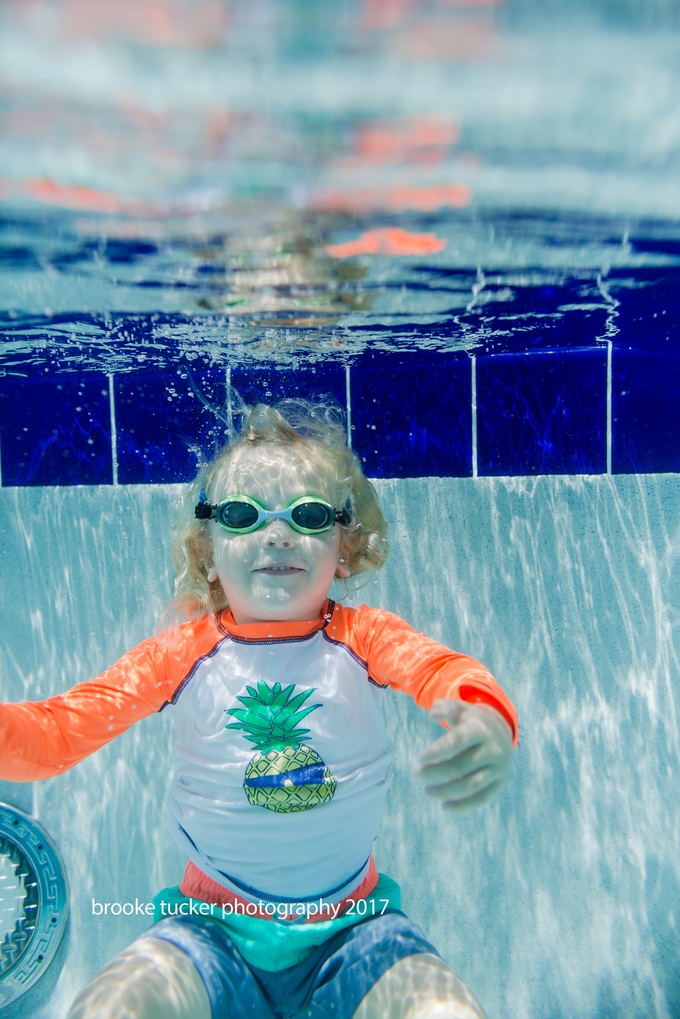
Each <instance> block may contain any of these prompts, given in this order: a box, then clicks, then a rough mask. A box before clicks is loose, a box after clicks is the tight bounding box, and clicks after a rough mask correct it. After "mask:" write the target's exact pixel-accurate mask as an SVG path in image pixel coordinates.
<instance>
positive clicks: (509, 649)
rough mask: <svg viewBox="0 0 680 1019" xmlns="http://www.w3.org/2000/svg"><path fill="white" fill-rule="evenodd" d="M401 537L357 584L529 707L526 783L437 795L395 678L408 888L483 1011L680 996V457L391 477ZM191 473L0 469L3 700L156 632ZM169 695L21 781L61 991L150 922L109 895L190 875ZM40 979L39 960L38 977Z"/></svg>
mask: <svg viewBox="0 0 680 1019" xmlns="http://www.w3.org/2000/svg"><path fill="white" fill-rule="evenodd" d="M377 484H378V487H379V490H380V493H381V495H382V498H383V502H384V507H385V511H386V515H387V517H388V520H389V522H390V525H391V535H392V543H393V553H392V557H391V559H390V561H389V563H388V565H387V567H386V568H385V570H384V572H383V574H382V575H381V576H380V577H378V578H377V580H376V583H374V584H373V583H372V584H369V586H368V587H367V588H366V589H364V591H363V592H362V593H361V596H360V598H359V597H357V598H356V599H355V600H356V601H357V603H358V602H359V601H360V600H363V601H366V602H369V603H370V604H375V605H381V606H384V607H385V608H389V609H391V610H393V611H396V612H398V613H400V614H401V615H403V616H404V617H405V618H407V619H408V620H409V621H410V622H412V623H413V625H414V626H416V627H417V628H418V629H422V630H424V631H426V632H427V633H429V634H430V635H432V636H433V637H435V638H437V639H440V640H442V641H443V642H444V643H446V644H449V645H450V646H452V647H454V648H456V649H458V650H460V651H464V652H466V653H468V654H471V655H473V656H475V657H478V658H479V659H481V660H482V661H483V662H484V663H485V664H487V665H488V666H489V667H490V668H491V669H492V671H493V672H494V674H495V675H496V677H497V678H498V679H499V681H500V682H501V683H502V685H503V686H504V687H505V689H506V690H507V691H508V693H509V694H510V696H511V697H512V698H513V700H514V701H515V703H516V704H517V707H518V709H519V714H520V725H521V738H520V743H519V747H518V749H517V751H516V755H515V762H514V766H513V772H512V775H511V779H510V783H509V785H508V787H507V788H506V790H505V791H504V792H503V794H502V795H501V797H500V798H499V800H498V801H497V802H495V803H494V804H491V805H489V806H487V807H485V808H484V809H483V810H481V811H479V812H477V813H476V814H474V815H471V816H466V817H451V816H446V815H444V814H443V813H442V812H441V811H440V810H439V809H438V806H437V804H434V803H431V802H430V801H428V800H426V799H425V798H424V797H423V796H422V793H421V790H420V787H419V785H418V782H417V780H415V779H414V778H412V777H411V776H410V774H409V769H410V765H411V762H412V760H413V757H414V755H415V753H416V752H417V750H418V749H419V748H420V747H422V746H424V745H425V744H427V742H428V741H430V740H431V739H433V738H435V737H436V735H437V728H436V726H435V725H433V724H432V723H431V722H430V720H429V719H428V717H427V715H426V714H425V713H424V712H422V711H421V710H420V709H418V708H416V707H415V706H414V705H413V703H411V702H410V701H409V700H408V699H407V698H405V697H402V696H400V695H398V694H396V693H391V692H387V693H386V695H385V713H386V717H387V722H388V733H389V739H390V742H391V746H392V749H393V752H394V771H395V781H394V782H393V785H392V787H391V790H390V792H389V795H388V801H387V808H386V812H385V816H384V819H383V823H382V827H381V829H380V833H379V836H378V840H377V842H376V846H375V855H376V860H377V863H378V866H379V869H381V870H383V871H386V872H388V873H390V874H391V876H393V877H394V878H395V879H397V880H398V881H399V882H400V884H401V885H402V890H403V899H404V908H405V909H406V911H407V912H408V913H409V915H410V916H411V917H412V918H413V919H414V920H416V921H417V922H418V923H420V924H421V925H422V927H423V928H424V930H425V931H426V933H427V934H428V936H429V937H430V938H431V940H432V941H433V942H434V943H435V944H436V945H437V946H438V948H439V949H440V951H441V953H442V955H443V956H444V957H445V958H446V959H447V961H448V962H449V963H450V964H451V965H452V966H453V967H454V969H456V971H457V972H458V973H459V974H460V975H461V976H462V977H463V978H464V979H465V980H466V981H467V982H468V983H469V985H470V986H471V987H472V988H473V990H474V991H475V993H476V994H477V995H478V997H479V998H480V1000H481V1001H482V1003H483V1005H484V1007H485V1008H486V1010H487V1013H488V1015H489V1017H490V1019H493V1017H496V1016H497V1017H500V1016H504V1017H507V1019H561V1017H563V1016H564V1019H567V1017H569V1019H609V1017H614V1016H616V1017H626V1019H632V1017H636V1019H637V1017H640V1019H643V1017H644V1019H649V1017H651V1016H658V1017H663V1019H673V1017H674V1016H677V1014H678V1012H679V1011H680V966H679V964H678V953H677V945H678V941H679V938H678V923H679V922H680V917H679V916H678V905H677V904H678V901H680V863H679V862H678V857H677V845H678V844H680V809H679V808H680V791H679V787H678V783H677V779H676V776H677V774H678V766H679V764H680V760H679V757H680V739H679V737H678V726H677V719H678V713H679V711H680V703H679V699H680V698H679V695H678V689H679V687H678V679H679V675H678V673H679V659H680V646H679V642H678V631H677V623H678V618H680V617H679V613H680V583H679V580H680V511H679V510H678V506H680V498H679V497H680V476H678V475H671V474H667V475H653V474H649V475H645V476H630V475H629V476H617V477H607V476H594V477H565V476H552V477H546V476H542V477H537V478H526V477H514V478H507V477H497V478H477V479H472V478H415V479H401V480H379V481H378V482H377ZM177 491H178V488H177V486H174V485H136V486H126V485H120V486H118V487H111V486H102V487H64V488H50V487H24V488H5V489H3V490H1V491H0V535H1V547H2V564H3V568H2V584H1V585H0V609H1V611H2V618H3V624H4V625H3V629H4V631H5V635H6V636H5V641H4V642H3V646H2V648H1V649H0V681H1V683H2V696H3V699H6V700H8V701H14V700H22V699H25V698H27V699H31V700H36V699H39V698H42V697H46V696H49V695H50V694H53V693H57V692H59V691H61V690H64V689H66V688H68V687H70V686H72V685H73V684H74V683H76V682H79V681H82V680H86V679H89V678H91V677H92V676H94V675H96V674H97V673H98V672H99V671H101V670H102V669H103V668H105V667H106V666H107V665H109V664H111V663H112V662H113V661H114V660H115V659H116V658H117V657H118V656H119V655H120V654H122V653H123V652H124V651H125V650H127V649H128V648H130V647H131V646H133V645H134V644H135V643H136V642H138V641H139V640H141V639H142V638H144V637H145V636H148V635H149V634H150V633H152V632H153V628H154V620H155V615H156V612H157V610H158V608H159V607H160V606H161V604H162V603H163V602H164V600H165V599H166V598H167V597H168V595H169V593H170V590H171V578H170V567H169V546H168V538H167V534H168V525H169V522H170V520H171V518H172V505H173V501H174V499H175V497H176V494H177ZM172 739H173V737H172V730H171V725H170V720H169V719H167V718H165V717H164V716H163V715H157V716H154V717H152V718H150V719H147V720H145V721H144V722H142V723H140V724H139V725H138V726H136V727H135V728H134V729H132V730H130V731H129V732H128V733H126V734H125V735H123V736H122V737H120V738H119V739H118V740H116V741H115V743H113V744H111V745H110V746H108V747H106V748H104V749H102V750H101V751H99V752H98V753H97V754H95V755H94V756H93V757H92V758H90V759H88V760H87V761H85V762H83V763H82V764H80V765H79V766H77V767H76V768H74V769H73V770H72V771H70V772H69V773H68V774H66V775H64V776H63V777H60V778H57V779H53V780H50V781H46V782H41V783H35V784H33V785H30V786H23V785H13V784H10V783H2V787H1V788H0V797H1V798H2V799H4V800H6V801H8V802H10V803H13V804H15V805H17V806H21V807H23V808H24V809H26V810H28V811H29V812H32V813H34V814H35V816H36V817H37V818H39V820H40V821H41V823H43V824H44V825H45V826H46V828H47V830H48V831H49V832H50V833H51V834H52V836H53V837H54V839H55V841H56V843H57V845H58V847H59V849H60V851H61V853H62V855H63V858H64V860H65V864H66V867H67V870H68V874H69V879H70V883H71V908H72V918H71V923H70V933H69V942H68V946H67V951H66V959H65V963H64V966H63V969H62V971H61V974H60V976H59V979H58V981H57V984H56V987H55V988H54V991H53V992H52V994H51V1000H50V1002H49V1003H40V1000H39V997H38V996H37V995H36V996H34V997H32V998H28V999H27V1000H26V1001H25V1002H24V1003H21V1002H20V1003H18V1005H19V1006H20V1008H19V1011H16V1010H14V1011H11V1010H8V1011H7V1015H8V1019H13V1016H14V1014H16V1015H17V1016H19V1015H21V1017H22V1019H38V1017H40V1019H47V1017H48V1016H49V1019H60V1017H62V1016H64V1015H65V1013H66V1010H67V1008H68V1005H69V1003H70V1001H71V1000H72V998H73V997H74V995H75V993H76V992H77V990H78V989H79V987H80V986H82V984H83V983H84V982H85V981H86V980H87V979H88V978H89V977H90V976H91V975H92V974H93V973H95V972H96V971H97V970H98V969H100V968H101V967H102V966H103V965H104V964H105V963H106V962H107V961H108V960H109V959H110V958H111V957H112V955H114V954H115V953H116V952H118V951H120V950H121V949H122V948H124V947H125V946H126V945H127V944H128V943H129V942H130V941H131V940H132V939H133V938H134V937H135V936H137V935H138V934H140V933H141V932H142V931H143V930H144V929H145V927H146V924H147V921H146V920H145V918H144V917H141V916H131V917H126V916H123V915H120V916H116V917H111V916H94V915H92V900H93V899H95V901H97V902H102V903H105V902H120V903H126V902H131V903H135V900H138V901H139V902H140V903H144V902H148V901H150V899H151V897H152V896H153V895H154V894H155V892H156V891H158V890H159V889H160V888H162V887H164V886H165V885H169V884H176V883H178V881H179V879H180V876H181V872H182V860H181V858H180V855H179V853H178V851H177V850H176V849H175V847H174V843H173V842H172V840H171V838H170V835H169V833H168V832H167V830H166V826H165V803H166V796H167V788H168V784H169V781H170V778H171V775H172V770H173V754H172ZM39 987H40V985H38V988H39Z"/></svg>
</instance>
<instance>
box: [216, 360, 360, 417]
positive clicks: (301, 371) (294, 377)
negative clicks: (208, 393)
mask: <svg viewBox="0 0 680 1019" xmlns="http://www.w3.org/2000/svg"><path fill="white" fill-rule="evenodd" d="M231 384H232V386H233V387H234V388H235V389H237V390H238V392H239V393H240V394H241V396H242V398H243V399H244V400H245V402H246V403H247V404H248V406H252V405H253V404H256V403H270V404H271V403H276V402H277V401H278V400H285V399H291V398H297V399H300V398H303V399H307V400H313V399H314V398H315V397H320V396H322V395H323V396H325V395H330V396H333V397H334V398H335V400H336V401H337V402H338V403H339V404H340V406H341V407H342V408H343V410H344V408H345V404H346V400H345V368H344V366H343V365H342V364H334V363H332V362H331V363H329V362H325V363H321V364H319V365H317V366H316V367H312V368H285V369H283V370H277V369H272V368H259V367H257V368H232V371H231Z"/></svg>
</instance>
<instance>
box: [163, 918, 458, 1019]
mask: <svg viewBox="0 0 680 1019" xmlns="http://www.w3.org/2000/svg"><path fill="white" fill-rule="evenodd" d="M147 935H148V936H149V937H153V938H161V939H162V940H163V941H169V942H170V943H171V944H173V945H175V946H176V947H177V948H179V949H181V950H182V951H183V952H184V953H185V954H186V955H188V956H189V958H190V959H191V961H192V963H193V964H194V966H195V967H196V969H197V970H198V972H199V974H200V975H201V978H202V980H203V983H204V984H205V988H206V991H207V992H208V999H209V1001H210V1007H211V1015H212V1019H227V1017H228V1019H329V1017H330V1016H332V1017H334V1019H351V1017H352V1015H353V1014H354V1012H355V1011H356V1009H357V1008H358V1006H359V1004H360V1002H361V1000H362V998H364V997H365V995H366V994H368V992H369V991H370V989H371V988H372V987H373V985H374V984H375V983H376V982H377V981H378V980H379V979H380V977H381V976H382V975H383V974H384V973H386V972H387V970H388V969H390V968H391V967H392V966H394V964H395V963H397V962H399V960H400V959H404V958H406V957H407V956H409V955H417V954H418V953H421V952H430V953H432V954H434V955H439V953H438V952H437V951H436V949H435V948H433V947H432V945H431V944H430V943H429V942H428V941H427V940H426V939H425V935H424V934H423V932H422V931H421V930H420V928H419V927H418V926H416V924H414V923H411V921H410V920H409V919H408V918H407V917H406V916H405V915H404V914H403V913H401V912H396V911H395V912H390V913H386V914H385V915H383V916H375V917H373V916H371V917H367V918H365V919H363V920H360V921H358V922H357V923H356V924H355V925H353V926H352V927H346V928H345V929H344V930H341V931H339V932H338V933H337V934H335V935H333V936H332V937H330V938H329V939H328V940H327V941H324V942H323V943H322V944H321V945H318V946H317V947H316V948H314V950H313V951H312V952H311V954H310V955H308V956H307V957H306V958H305V959H304V960H303V961H302V962H300V963H298V964H297V965H295V966H290V967H289V968H288V969H283V970H278V971H277V972H271V971H269V970H265V969H259V968H258V967H256V966H252V965H251V966H249V965H248V964H247V963H246V962H245V960H244V958H243V956H242V955H241V954H240V952H239V951H238V949H237V948H236V946H235V944H234V942H233V941H232V940H231V938H230V937H229V935H228V933H227V931H226V930H225V927H224V925H223V924H221V923H219V921H215V920H212V919H210V918H208V917H197V916H177V917H168V918H166V919H165V920H160V921H159V922H158V923H156V924H153V926H151V927H150V928H149V929H148V931H147Z"/></svg>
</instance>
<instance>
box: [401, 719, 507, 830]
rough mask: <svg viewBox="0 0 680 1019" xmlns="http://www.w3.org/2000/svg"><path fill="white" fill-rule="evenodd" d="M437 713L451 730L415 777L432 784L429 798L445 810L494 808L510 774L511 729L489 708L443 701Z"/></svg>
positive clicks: (426, 753)
mask: <svg viewBox="0 0 680 1019" xmlns="http://www.w3.org/2000/svg"><path fill="white" fill-rule="evenodd" d="M431 713H432V715H433V717H434V718H435V719H436V720H437V721H441V720H442V719H444V720H445V721H446V722H448V724H449V726H450V727H451V729H450V732H447V733H446V735H444V736H442V737H441V739H438V740H436V741H435V742H434V743H431V744H430V746H429V747H426V749H425V750H422V751H421V752H420V753H419V754H418V762H419V763H418V765H417V766H416V767H415V768H414V769H413V773H414V774H415V775H417V776H418V777H419V778H422V779H424V780H425V781H426V782H427V783H428V785H427V786H426V787H425V792H426V793H427V795H428V796H432V797H433V798H434V799H437V800H441V801H442V806H443V807H444V809H445V810H456V811H461V812H462V811H464V810H473V809H474V808H475V807H481V806H482V804H484V803H488V801H489V800H490V799H492V798H493V797H494V796H495V795H496V793H498V792H500V790H501V789H502V788H503V786H504V785H505V782H506V779H507V777H508V773H509V771H510V762H511V760H512V732H511V731H510V726H509V725H508V723H507V722H506V721H505V719H504V718H503V717H502V716H501V715H500V714H499V713H498V711H496V710H495V709H494V708H490V707H487V706H486V705H484V704H466V703H465V701H453V700H451V701H449V700H439V701H435V703H434V704H433V705H432V712H431Z"/></svg>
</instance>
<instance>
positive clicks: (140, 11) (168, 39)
mask: <svg viewBox="0 0 680 1019" xmlns="http://www.w3.org/2000/svg"><path fill="white" fill-rule="evenodd" d="M57 6H58V7H59V6H60V7H61V13H62V19H63V20H62V26H61V27H62V34H63V35H64V36H65V37H66V38H67V39H118V40H125V41H126V42H136V43H142V44H145V45H151V46H188V47H190V48H193V49H204V48H209V47H213V46H219V45H220V44H221V43H222V41H223V35H224V28H225V25H226V20H227V8H226V6H225V4H224V3H222V2H220V0H198V2H196V0H188V2H187V0H63V3H62V4H60V5H57Z"/></svg>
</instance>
